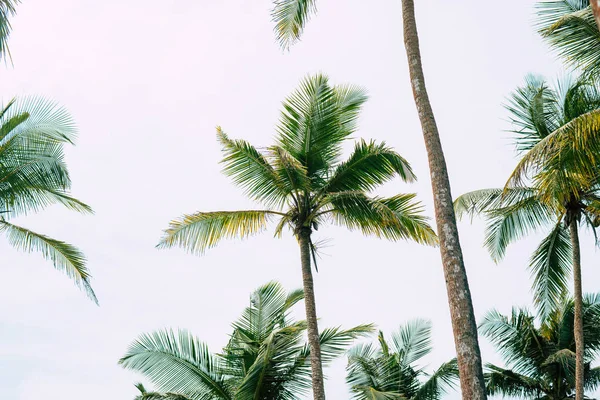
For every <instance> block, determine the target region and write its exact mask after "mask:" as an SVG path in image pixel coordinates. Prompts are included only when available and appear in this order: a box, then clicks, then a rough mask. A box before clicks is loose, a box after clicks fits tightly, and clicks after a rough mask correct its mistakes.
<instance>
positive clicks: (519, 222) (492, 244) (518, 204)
mask: <svg viewBox="0 0 600 400" xmlns="http://www.w3.org/2000/svg"><path fill="white" fill-rule="evenodd" d="M516 200H517V201H515V202H514V203H511V204H507V205H504V206H503V207H501V208H498V209H495V210H491V211H490V212H488V214H487V217H488V224H487V227H486V232H485V240H484V246H485V247H486V248H487V249H488V251H489V252H490V255H491V256H492V259H493V260H494V261H499V260H501V259H502V258H503V257H504V254H505V253H506V248H507V247H508V245H509V244H510V243H512V242H514V241H516V240H518V239H520V238H522V237H524V236H526V235H527V234H529V233H532V232H535V231H536V230H537V229H538V228H540V227H543V226H547V225H548V224H551V223H553V222H554V221H555V220H554V218H555V215H554V210H552V208H550V207H549V206H548V205H547V204H545V203H542V202H541V201H539V199H538V198H537V196H535V195H532V196H529V197H522V198H516Z"/></svg>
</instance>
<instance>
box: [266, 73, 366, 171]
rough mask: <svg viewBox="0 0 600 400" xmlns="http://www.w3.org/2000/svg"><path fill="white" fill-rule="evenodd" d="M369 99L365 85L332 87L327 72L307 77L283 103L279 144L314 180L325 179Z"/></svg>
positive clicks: (277, 139) (278, 130) (277, 142)
mask: <svg viewBox="0 0 600 400" xmlns="http://www.w3.org/2000/svg"><path fill="white" fill-rule="evenodd" d="M366 100H367V96H366V94H365V92H364V90H363V89H361V88H358V87H354V86H341V87H340V86H336V87H332V86H331V85H330V84H329V79H328V78H327V76H325V75H322V74H317V75H311V76H307V77H306V78H305V79H304V80H302V82H301V83H300V86H299V88H298V89H297V90H296V91H294V92H293V93H292V94H291V95H290V96H289V97H288V98H287V99H286V100H285V101H284V103H283V112H282V114H281V118H280V122H279V124H278V126H277V137H276V145H277V146H279V147H281V148H283V149H285V150H286V151H287V152H289V153H290V155H291V156H292V157H293V158H295V159H296V160H298V161H299V162H300V163H301V164H302V165H303V166H304V168H305V169H306V174H307V176H308V177H309V178H310V179H311V180H312V181H313V182H315V181H317V180H319V179H322V177H323V175H324V174H325V173H327V172H328V171H329V169H330V168H331V167H332V166H333V165H335V164H336V163H337V162H338V158H339V156H340V154H341V151H342V143H343V142H344V140H346V139H347V138H348V137H349V136H350V135H351V134H352V133H353V132H354V129H355V128H356V120H357V118H358V115H359V112H360V110H361V108H362V105H363V104H364V102H365V101H366Z"/></svg>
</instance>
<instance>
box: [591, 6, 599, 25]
mask: <svg viewBox="0 0 600 400" xmlns="http://www.w3.org/2000/svg"><path fill="white" fill-rule="evenodd" d="M590 6H592V11H593V12H594V19H595V20H596V26H598V29H599V30H600V0H590Z"/></svg>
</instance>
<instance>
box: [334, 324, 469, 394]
mask: <svg viewBox="0 0 600 400" xmlns="http://www.w3.org/2000/svg"><path fill="white" fill-rule="evenodd" d="M431 350H432V344H431V323H430V322H428V321H424V320H414V321H410V322H408V323H407V324H405V325H403V326H401V327H400V329H399V330H398V332H394V333H393V334H392V342H391V343H389V342H388V341H387V340H386V339H385V337H384V335H383V332H379V346H373V345H372V344H360V345H358V346H355V347H354V348H352V349H350V351H349V352H348V367H347V371H348V375H347V377H346V382H347V383H348V385H350V387H351V390H352V393H353V397H352V398H353V399H355V400H377V399H382V400H384V399H388V400H393V399H396V400H439V399H441V398H442V395H443V394H444V393H445V392H446V391H447V389H449V388H452V387H453V386H454V383H455V380H456V378H457V377H458V368H457V365H456V360H452V361H449V362H447V363H444V364H442V365H441V366H440V367H439V368H438V369H437V370H436V371H435V372H433V374H431V375H429V374H427V373H426V372H425V371H424V369H423V367H422V366H419V365H418V364H419V361H420V360H421V359H422V358H423V357H425V356H426V355H427V354H429V353H430V352H431Z"/></svg>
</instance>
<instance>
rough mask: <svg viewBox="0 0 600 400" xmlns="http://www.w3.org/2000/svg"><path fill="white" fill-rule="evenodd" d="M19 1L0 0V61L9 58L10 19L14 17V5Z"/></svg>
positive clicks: (19, 0)
mask: <svg viewBox="0 0 600 400" xmlns="http://www.w3.org/2000/svg"><path fill="white" fill-rule="evenodd" d="M20 2H21V0H0V60H2V59H5V60H6V58H9V59H10V51H9V50H8V43H7V42H8V37H9V36H10V31H11V26H10V20H9V19H10V18H11V17H12V16H14V15H15V12H16V5H17V4H19V3H20Z"/></svg>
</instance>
